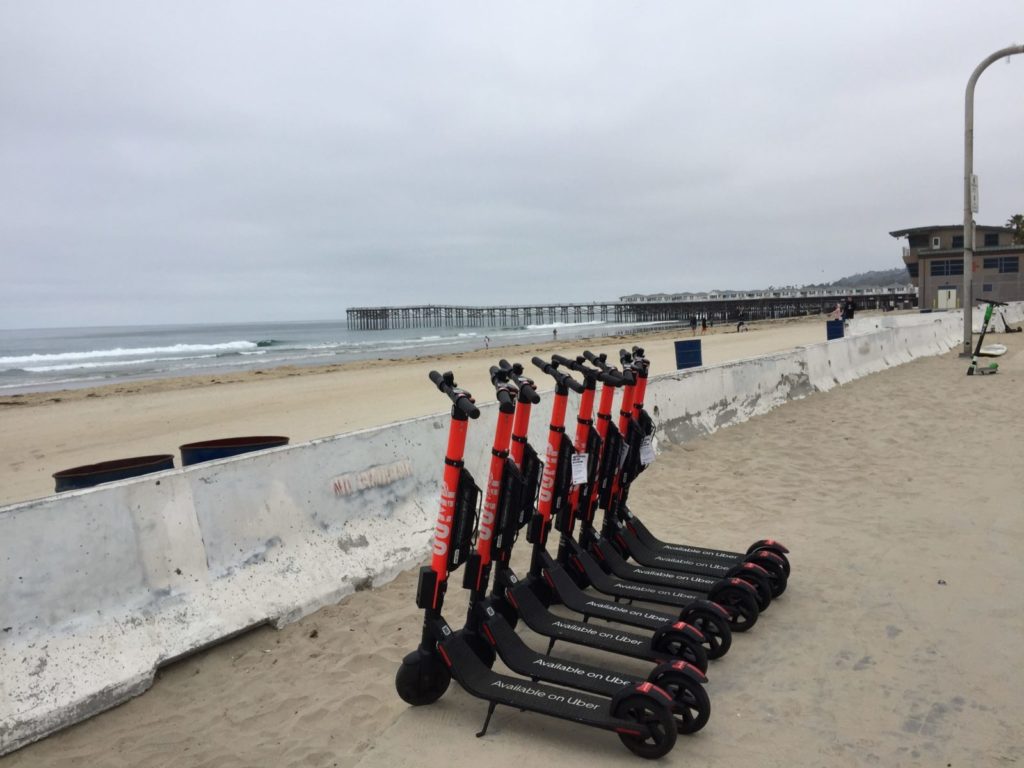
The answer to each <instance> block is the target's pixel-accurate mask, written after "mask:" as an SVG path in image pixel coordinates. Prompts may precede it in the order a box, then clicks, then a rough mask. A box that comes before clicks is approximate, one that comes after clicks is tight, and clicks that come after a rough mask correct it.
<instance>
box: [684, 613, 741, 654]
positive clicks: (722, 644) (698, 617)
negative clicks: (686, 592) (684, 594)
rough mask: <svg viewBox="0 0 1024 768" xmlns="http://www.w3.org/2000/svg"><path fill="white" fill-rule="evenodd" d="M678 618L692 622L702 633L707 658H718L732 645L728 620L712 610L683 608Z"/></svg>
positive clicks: (688, 622)
mask: <svg viewBox="0 0 1024 768" xmlns="http://www.w3.org/2000/svg"><path fill="white" fill-rule="evenodd" d="M679 620H680V621H685V622H686V623H687V624H692V625H693V626H695V627H696V628H697V629H699V630H700V631H701V634H703V635H704V651H705V652H706V653H707V655H708V658H709V659H720V658H722V657H723V656H725V654H726V653H728V652H729V648H731V647H732V630H731V629H729V622H728V620H727V619H724V618H722V616H720V615H719V614H717V613H715V612H714V611H709V610H708V609H707V608H702V607H700V606H693V607H690V608H684V609H683V611H682V613H680V614H679Z"/></svg>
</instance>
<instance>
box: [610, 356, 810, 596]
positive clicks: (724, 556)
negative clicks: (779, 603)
mask: <svg viewBox="0 0 1024 768" xmlns="http://www.w3.org/2000/svg"><path fill="white" fill-rule="evenodd" d="M643 353H644V350H643V349H641V348H640V347H634V355H639V356H640V357H641V358H643ZM643 367H644V368H645V369H646V368H647V366H646V365H645V366H643ZM638 382H639V387H638V390H637V391H635V393H634V403H633V409H634V411H635V412H636V414H637V417H638V419H639V420H640V422H641V424H645V425H646V428H645V431H648V432H652V431H653V422H652V421H651V419H650V416H649V415H647V413H646V411H645V410H644V395H645V393H646V389H647V378H646V376H645V377H643V378H640V379H638ZM618 515H619V519H620V520H621V521H622V522H623V524H624V525H625V527H626V528H627V529H628V530H629V532H630V533H632V534H633V535H634V536H635V537H636V538H637V540H638V541H640V542H641V543H643V544H644V545H645V546H646V547H647V548H648V549H649V550H650V551H652V552H658V553H661V554H665V555H669V556H680V557H686V558H689V559H692V560H695V561H698V562H706V563H716V564H720V565H727V566H732V565H735V564H737V563H740V562H743V560H744V559H745V558H746V557H749V556H750V555H752V554H754V553H755V552H759V551H767V552H771V553H773V554H775V555H776V556H778V557H779V558H780V559H781V560H782V573H783V576H784V577H785V578H786V579H787V580H788V578H789V574H790V563H789V558H788V557H787V556H786V555H787V554H788V553H789V549H787V548H786V547H785V545H783V544H782V543H781V542H779V541H776V540H774V539H761V540H759V541H755V542H754V543H753V544H751V545H750V546H749V547H748V548H747V551H746V552H734V551H730V550H725V549H712V548H708V547H698V546H694V545H690V544H681V543H678V544H677V543H673V542H666V541H662V540H661V539H659V538H657V537H656V536H655V535H654V534H653V533H652V532H651V531H650V530H649V529H648V528H647V526H646V525H644V523H643V521H642V520H641V519H640V518H639V517H637V516H636V515H635V514H633V512H632V511H631V510H630V508H629V506H628V505H627V504H626V503H623V504H621V505H620V507H619V510H618ZM780 594H781V593H780Z"/></svg>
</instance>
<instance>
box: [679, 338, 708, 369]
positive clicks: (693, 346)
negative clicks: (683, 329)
mask: <svg viewBox="0 0 1024 768" xmlns="http://www.w3.org/2000/svg"><path fill="white" fill-rule="evenodd" d="M702 364H703V363H702V362H701V355H700V339H687V340H686V341H677V342H676V368H677V369H679V370H682V369H683V368H697V367H699V366H700V365H702Z"/></svg>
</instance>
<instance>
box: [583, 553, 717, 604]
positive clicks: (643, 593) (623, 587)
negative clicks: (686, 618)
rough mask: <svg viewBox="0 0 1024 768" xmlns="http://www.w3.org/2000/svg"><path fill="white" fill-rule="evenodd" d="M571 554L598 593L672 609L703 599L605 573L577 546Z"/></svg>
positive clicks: (699, 596) (702, 597)
mask: <svg viewBox="0 0 1024 768" xmlns="http://www.w3.org/2000/svg"><path fill="white" fill-rule="evenodd" d="M574 550H575V551H574V552H573V554H572V557H573V559H574V560H575V562H577V563H579V567H580V568H581V569H582V570H583V575H584V576H585V577H586V579H587V581H589V582H590V586H591V587H593V588H594V589H596V590H597V591H598V592H602V593H604V594H606V595H611V596H612V597H619V598H625V599H627V600H643V601H644V602H648V603H657V604H658V605H670V606H672V607H673V608H686V607H688V606H689V605H691V604H692V603H693V601H694V600H695V599H698V598H699V599H705V596H704V595H698V594H694V593H691V592H686V591H683V590H680V589H672V588H671V587H661V586H658V585H656V584H640V583H637V582H634V581H629V580H627V579H622V578H619V577H617V576H612V575H611V574H608V573H605V571H604V569H602V568H601V566H600V565H599V564H598V562H597V561H596V560H595V559H594V556H593V555H591V554H590V553H589V552H586V551H584V550H583V549H582V548H581V547H579V545H576V546H575V547H574Z"/></svg>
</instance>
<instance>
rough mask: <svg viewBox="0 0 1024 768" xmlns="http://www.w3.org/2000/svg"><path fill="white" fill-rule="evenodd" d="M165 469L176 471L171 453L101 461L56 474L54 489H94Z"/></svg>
mask: <svg viewBox="0 0 1024 768" xmlns="http://www.w3.org/2000/svg"><path fill="white" fill-rule="evenodd" d="M165 469H174V456H172V455H171V454H169V453H162V454H159V455H155V456H136V457H134V458H130V459H114V460H113V461H101V462H100V463H99V464H86V465H84V466H81V467H72V468H71V469H62V470H61V471H60V472H54V474H53V481H54V483H53V485H54V488H53V489H54V490H55V491H56V492H57V493H60V492H61V491H75V490H78V489H79V488H92V487H93V486H94V485H99V484H100V483H110V482H113V481H114V480H126V479H127V478H129V477H138V476H139V475H148V474H149V473H150V472H160V471H162V470H165Z"/></svg>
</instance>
